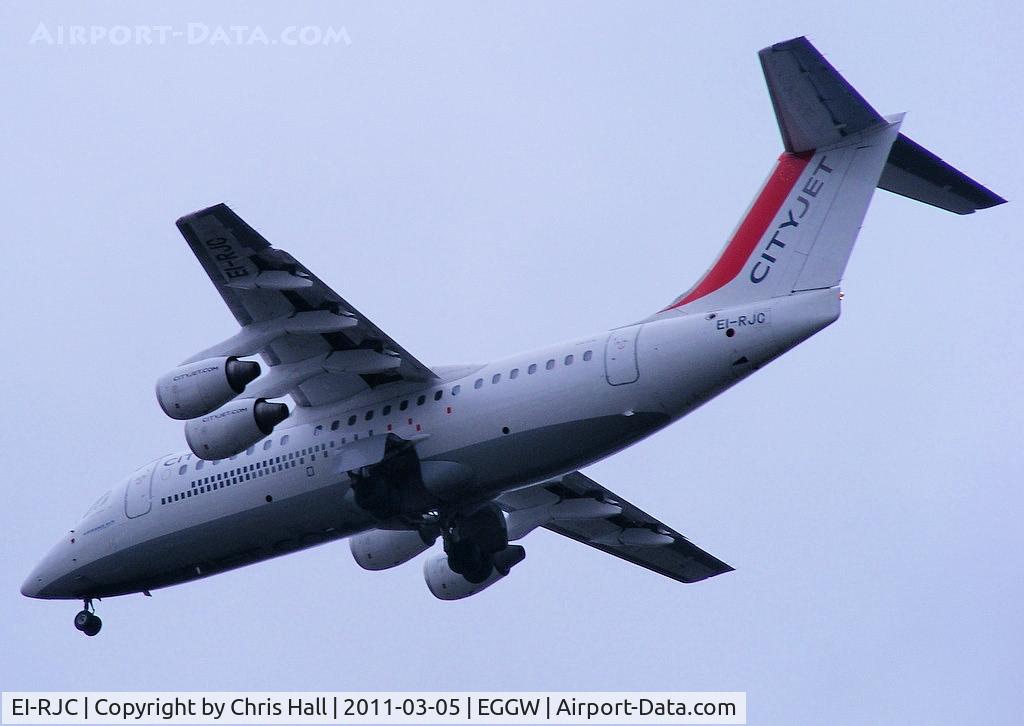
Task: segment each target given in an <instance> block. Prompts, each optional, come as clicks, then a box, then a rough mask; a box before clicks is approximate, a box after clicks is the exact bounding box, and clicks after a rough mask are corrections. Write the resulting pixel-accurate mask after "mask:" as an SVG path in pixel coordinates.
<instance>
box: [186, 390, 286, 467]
mask: <svg viewBox="0 0 1024 726" xmlns="http://www.w3.org/2000/svg"><path fill="white" fill-rule="evenodd" d="M288 414H289V411H288V406H286V405H285V404H283V403H268V402H267V401H266V400H265V399H262V398H257V399H252V398H248V399H245V400H243V401H235V402H233V403H229V404H228V405H227V406H223V407H222V408H219V409H217V410H216V411H214V412H213V413H209V414H207V415H205V416H202V417H200V418H194V419H192V420H191V421H188V422H187V423H186V424H185V440H186V441H188V446H189V448H190V449H192V453H193V454H195V455H196V456H198V457H199V458H200V459H207V460H213V459H226V458H227V457H229V456H234V455H235V454H237V453H239V452H242V451H245V450H246V449H247V448H249V447H250V446H252V445H253V444H255V443H256V442H257V441H259V440H260V439H262V438H263V437H264V436H269V435H270V434H271V433H272V432H273V430H274V427H275V426H277V425H278V424H279V423H281V422H282V421H284V420H285V419H286V418H288Z"/></svg>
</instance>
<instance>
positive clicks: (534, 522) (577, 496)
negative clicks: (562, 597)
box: [497, 471, 733, 583]
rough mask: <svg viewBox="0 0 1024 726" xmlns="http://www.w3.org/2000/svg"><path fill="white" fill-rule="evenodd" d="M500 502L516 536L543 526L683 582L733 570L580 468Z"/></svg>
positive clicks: (499, 499)
mask: <svg viewBox="0 0 1024 726" xmlns="http://www.w3.org/2000/svg"><path fill="white" fill-rule="evenodd" d="M497 502H498V504H499V505H500V506H501V507H502V509H504V510H505V511H506V512H509V525H510V539H512V538H514V537H515V536H516V535H519V536H523V535H525V534H526V532H528V531H529V530H530V529H532V527H533V526H542V527H544V528H545V529H549V530H551V531H552V532H557V533H558V534H561V535H564V536H566V537H569V538H571V539H574V540H576V541H577V542H582V543H583V544H586V545H590V546H591V547H595V548H597V549H599V550H601V551H602V552H607V553H608V554H610V555H614V556H615V557H619V558H621V559H623V560H626V561H627V562H632V563H633V564H635V565H640V566H641V567H646V568H647V569H648V570H653V571H654V572H657V573H659V574H661V575H665V576H666V577H671V578H672V579H673V580H678V581H679V582H687V583H690V582H699V581H700V580H704V579H707V578H709V577H714V576H715V575H721V574H722V573H725V572H731V571H732V569H733V568H732V567H730V566H729V565H727V564H725V563H724V562H722V561H721V560H719V559H718V558H716V557H714V556H712V555H710V554H708V553H707V552H705V551H704V550H702V549H701V548H700V547H697V545H695V544H693V543H692V542H690V541H689V540H688V539H686V537H684V536H683V535H681V534H679V532H676V531H675V530H674V529H672V528H670V527H667V526H666V525H664V524H662V523H661V522H660V521H658V520H657V519H655V518H654V517H652V516H651V515H649V514H647V513H646V512H644V511H642V510H640V509H638V508H637V507H635V506H633V505H632V504H630V503H629V502H627V501H626V500H625V499H623V498H622V497H620V496H618V495H617V494H615V493H614V492H611V491H609V490H608V489H605V488H604V487H603V486H601V485H600V484H598V483H597V482H595V481H594V480H593V479H591V478H589V477H587V476H585V475H583V474H581V473H580V472H578V471H575V472H573V473H571V474H566V475H565V476H564V477H562V478H561V479H558V480H556V481H550V482H544V483H542V484H536V485H534V486H531V487H527V488H525V489H520V490H518V491H514V492H509V493H507V494H503V495H502V496H501V497H499V498H498V500H497Z"/></svg>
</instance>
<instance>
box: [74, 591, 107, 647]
mask: <svg viewBox="0 0 1024 726" xmlns="http://www.w3.org/2000/svg"><path fill="white" fill-rule="evenodd" d="M102 627H103V621H102V620H100V619H99V617H98V616H97V615H96V608H94V607H93V604H92V598H86V599H85V600H84V601H83V602H82V611H81V612H80V613H78V615H76V616H75V628H76V629H78V630H81V631H82V632H83V633H85V634H86V635H88V636H89V637H90V638H91V637H92V636H94V635H96V633H98V632H100V628H102Z"/></svg>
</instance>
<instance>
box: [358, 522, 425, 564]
mask: <svg viewBox="0 0 1024 726" xmlns="http://www.w3.org/2000/svg"><path fill="white" fill-rule="evenodd" d="M435 539H436V537H433V538H432V537H429V536H428V537H427V538H426V539H424V537H423V535H422V534H421V533H420V532H419V531H417V530H409V529H403V530H390V529H371V530H370V531H369V532H363V533H362V534H357V535H356V536H355V537H352V538H351V539H349V545H350V546H351V547H352V556H353V557H354V558H355V560H356V564H358V565H359V566H360V567H362V568H363V569H364V570H387V569H389V568H391V567H397V566H398V565H401V564H402V563H403V562H408V561H409V560H411V559H412V558H413V557H415V556H416V555H418V554H419V553H420V552H423V551H425V550H427V549H429V548H430V546H431V545H432V544H434V540H435Z"/></svg>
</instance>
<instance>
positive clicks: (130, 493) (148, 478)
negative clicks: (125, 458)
mask: <svg viewBox="0 0 1024 726" xmlns="http://www.w3.org/2000/svg"><path fill="white" fill-rule="evenodd" d="M154 469H156V463H153V464H150V465H149V466H144V467H143V468H141V469H139V470H138V471H137V472H135V473H134V474H132V475H131V476H130V477H129V478H128V484H127V485H126V486H125V490H124V514H125V516H126V517H128V518H129V519H131V518H133V517H141V516H142V515H143V514H146V513H147V512H149V510H150V509H152V507H153V499H152V491H153V471H154Z"/></svg>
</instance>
